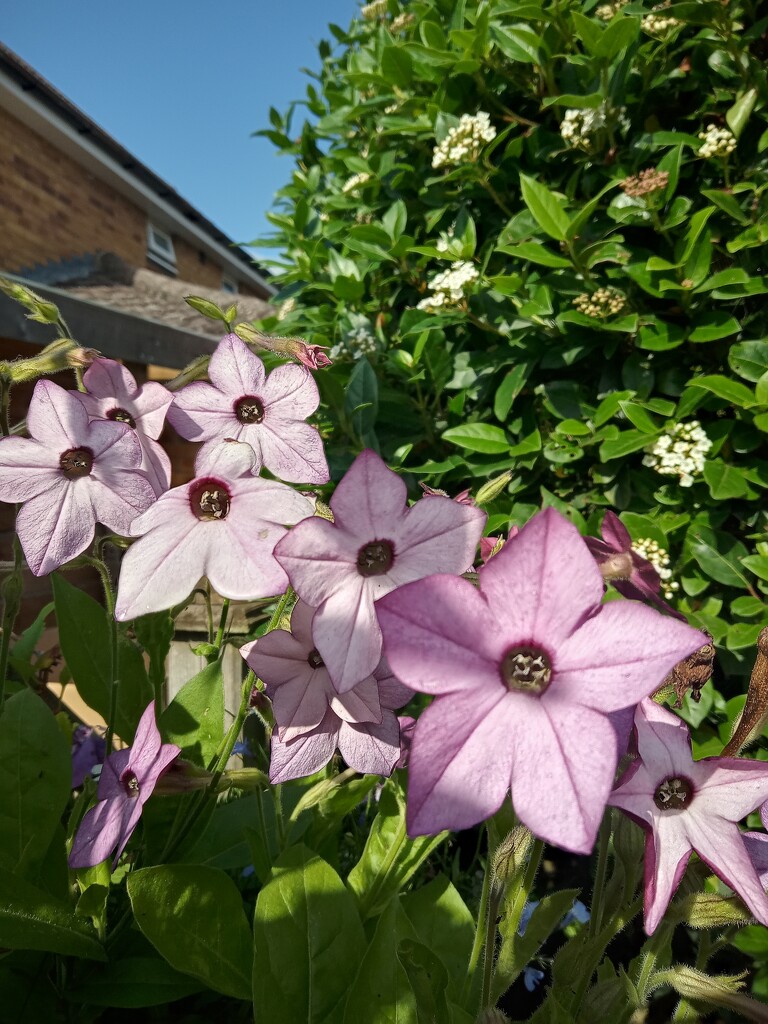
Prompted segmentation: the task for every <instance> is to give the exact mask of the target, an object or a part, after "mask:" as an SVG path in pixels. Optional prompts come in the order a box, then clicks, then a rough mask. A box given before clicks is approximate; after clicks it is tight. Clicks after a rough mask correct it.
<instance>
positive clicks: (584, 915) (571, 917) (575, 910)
mask: <svg viewBox="0 0 768 1024" xmlns="http://www.w3.org/2000/svg"><path fill="white" fill-rule="evenodd" d="M589 917H590V914H589V911H588V910H587V908H586V907H585V906H584V904H583V903H582V902H581V900H574V903H573V906H572V907H571V909H570V910H569V911H568V913H567V914H566V915H565V917H564V918H563V920H562V921H561V922H560V927H561V928H567V927H568V925H569V924H574V923H578V924H586V923H587V921H588V920H589Z"/></svg>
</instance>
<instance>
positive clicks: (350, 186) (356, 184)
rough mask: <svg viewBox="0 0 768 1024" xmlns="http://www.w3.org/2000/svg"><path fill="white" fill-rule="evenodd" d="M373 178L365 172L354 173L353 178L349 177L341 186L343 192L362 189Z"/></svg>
mask: <svg viewBox="0 0 768 1024" xmlns="http://www.w3.org/2000/svg"><path fill="white" fill-rule="evenodd" d="M370 180H371V175H370V174H367V173H365V172H363V173H361V174H353V175H352V177H351V178H347V180H346V181H345V182H344V184H343V185H342V186H341V191H342V192H356V191H357V190H358V189H361V188H362V187H363V185H367V184H368V182H369V181H370Z"/></svg>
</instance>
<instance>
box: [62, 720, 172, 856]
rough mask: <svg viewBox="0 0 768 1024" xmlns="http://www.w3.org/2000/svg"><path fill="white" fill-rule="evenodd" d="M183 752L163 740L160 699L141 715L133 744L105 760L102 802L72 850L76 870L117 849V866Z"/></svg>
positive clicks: (90, 813) (86, 819) (87, 818)
mask: <svg viewBox="0 0 768 1024" xmlns="http://www.w3.org/2000/svg"><path fill="white" fill-rule="evenodd" d="M180 753H181V749H180V748H179V747H177V746H175V745H174V744H173V743H163V741H162V738H161V736H160V732H159V730H158V728H157V725H156V724H155V702H154V701H152V703H151V704H149V705H148V707H147V708H146V710H145V711H144V714H143V715H142V716H141V720H140V722H139V725H138V728H137V729H136V736H135V737H134V741H133V746H132V747H128V748H126V749H125V750H116V751H115V753H114V754H110V755H109V757H108V758H107V760H106V761H105V762H104V766H103V768H102V769H101V775H100V777H99V788H98V791H97V796H98V799H99V802H98V803H97V804H96V805H95V807H92V808H91V809H90V810H89V811H88V812H87V813H86V815H85V817H84V818H83V820H82V822H81V823H80V828H79V829H78V830H77V834H76V836H75V838H74V841H73V843H72V849H71V851H70V854H69V866H70V867H71V868H91V867H94V866H95V865H96V864H101V862H102V861H103V860H105V859H106V858H107V857H108V856H109V854H110V853H111V852H112V850H114V849H115V847H117V851H116V853H115V859H114V862H113V865H114V866H115V867H116V866H117V862H118V860H119V859H120V854H121V853H122V852H123V850H124V849H125V847H126V845H127V843H128V840H129V839H130V838H131V834H132V832H133V830H134V829H135V828H136V826H137V825H138V823H139V818H140V817H141V811H142V808H143V807H144V804H145V803H146V802H147V800H149V798H150V796H151V795H152V791H153V790H154V788H155V786H156V785H157V780H158V779H159V778H160V776H161V775H162V774H163V772H165V771H166V770H167V769H168V768H169V766H170V765H171V763H172V762H173V761H175V760H176V758H177V757H178V756H179V754H180Z"/></svg>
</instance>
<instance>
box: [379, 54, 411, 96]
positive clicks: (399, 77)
mask: <svg viewBox="0 0 768 1024" xmlns="http://www.w3.org/2000/svg"><path fill="white" fill-rule="evenodd" d="M381 73H382V75H383V76H384V77H385V78H386V80H387V81H388V82H390V83H391V84H392V85H397V86H399V87H400V88H402V89H406V88H407V87H408V86H409V85H410V84H411V81H412V80H413V61H412V60H411V57H410V54H409V53H408V52H407V51H406V50H404V49H403V48H402V47H401V46H385V47H384V49H383V50H382V51H381Z"/></svg>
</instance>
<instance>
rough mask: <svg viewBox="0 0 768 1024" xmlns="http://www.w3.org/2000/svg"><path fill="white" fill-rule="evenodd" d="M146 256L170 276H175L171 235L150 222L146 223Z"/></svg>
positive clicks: (174, 253) (174, 255)
mask: <svg viewBox="0 0 768 1024" xmlns="http://www.w3.org/2000/svg"><path fill="white" fill-rule="evenodd" d="M147 256H148V257H149V259H151V260H152V262H153V263H156V264H157V265H158V266H160V267H162V268H163V270H167V271H168V272H169V273H171V274H174V275H175V274H176V250H175V249H174V247H173V238H172V237H171V235H170V234H169V233H168V232H167V231H164V230H163V229H162V228H159V227H158V226H157V224H153V223H152V221H149V222H148V223H147Z"/></svg>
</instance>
